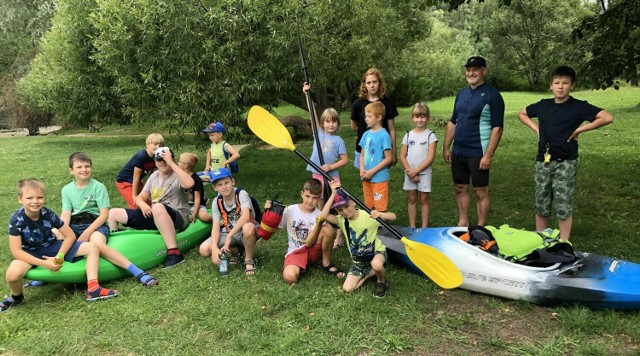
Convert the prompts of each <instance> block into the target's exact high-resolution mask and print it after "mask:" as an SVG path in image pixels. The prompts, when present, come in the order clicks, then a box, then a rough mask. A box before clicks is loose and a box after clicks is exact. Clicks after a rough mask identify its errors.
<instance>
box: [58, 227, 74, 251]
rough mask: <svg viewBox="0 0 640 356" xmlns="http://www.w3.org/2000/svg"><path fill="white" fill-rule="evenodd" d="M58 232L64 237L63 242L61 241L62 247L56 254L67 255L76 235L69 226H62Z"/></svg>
mask: <svg viewBox="0 0 640 356" xmlns="http://www.w3.org/2000/svg"><path fill="white" fill-rule="evenodd" d="M58 231H60V233H61V234H62V235H63V236H64V240H63V241H62V246H60V249H59V250H58V254H60V253H64V254H67V252H68V251H69V249H70V248H71V246H73V243H74V242H76V234H75V233H74V232H73V230H71V228H70V227H69V224H64V225H63V226H62V227H60V228H58Z"/></svg>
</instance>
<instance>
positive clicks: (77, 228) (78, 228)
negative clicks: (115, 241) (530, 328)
mask: <svg viewBox="0 0 640 356" xmlns="http://www.w3.org/2000/svg"><path fill="white" fill-rule="evenodd" d="M90 225H91V224H77V225H76V224H70V225H69V227H71V230H73V233H74V234H76V238H78V237H80V235H82V233H83V232H84V230H86V229H87V228H88V227H89V226H90ZM95 232H99V233H101V234H102V235H104V237H106V238H107V241H108V240H109V235H110V234H111V231H110V230H109V225H107V224H104V225H102V226H100V227H99V228H97V229H96V230H95Z"/></svg>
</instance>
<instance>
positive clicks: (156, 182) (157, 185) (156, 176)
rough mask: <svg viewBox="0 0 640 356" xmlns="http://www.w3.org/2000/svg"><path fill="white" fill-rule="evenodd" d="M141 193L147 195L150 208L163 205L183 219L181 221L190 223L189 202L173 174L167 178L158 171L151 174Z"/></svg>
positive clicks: (177, 178) (178, 179) (176, 176)
mask: <svg viewBox="0 0 640 356" xmlns="http://www.w3.org/2000/svg"><path fill="white" fill-rule="evenodd" d="M142 191H143V192H147V193H149V196H150V197H151V206H153V205H155V204H158V203H163V204H165V205H168V206H170V207H171V208H173V209H174V210H176V211H177V212H178V213H179V214H180V215H181V216H182V218H183V219H184V220H183V221H190V220H189V200H187V196H186V194H185V192H184V190H183V189H182V187H180V178H179V177H178V175H177V174H175V173H174V172H171V174H170V175H169V176H163V175H162V173H160V171H155V172H153V173H151V175H150V176H149V179H148V180H147V183H146V184H145V185H144V187H143V188H142Z"/></svg>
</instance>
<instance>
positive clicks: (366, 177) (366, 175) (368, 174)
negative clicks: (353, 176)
mask: <svg viewBox="0 0 640 356" xmlns="http://www.w3.org/2000/svg"><path fill="white" fill-rule="evenodd" d="M371 178H373V173H371V171H365V172H364V177H363V178H362V179H363V180H366V181H370V180H371Z"/></svg>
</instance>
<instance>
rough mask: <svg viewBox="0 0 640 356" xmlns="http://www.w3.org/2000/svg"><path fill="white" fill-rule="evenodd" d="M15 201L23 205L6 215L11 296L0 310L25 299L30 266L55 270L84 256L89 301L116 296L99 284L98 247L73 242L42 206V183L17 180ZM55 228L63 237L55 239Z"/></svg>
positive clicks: (65, 228) (57, 219)
mask: <svg viewBox="0 0 640 356" xmlns="http://www.w3.org/2000/svg"><path fill="white" fill-rule="evenodd" d="M18 202H20V204H22V208H20V209H18V210H17V211H16V212H14V213H13V214H12V215H11V217H10V218H9V249H10V250H11V254H12V255H13V258H14V260H13V261H11V264H10V265H9V268H7V274H6V279H7V285H8V286H9V289H10V290H11V296H10V297H7V298H5V299H4V300H3V301H2V302H0V312H3V311H5V310H7V309H9V308H10V307H15V306H17V305H19V304H21V303H22V302H23V301H24V295H23V294H22V288H23V287H22V278H23V277H24V276H25V275H26V274H27V272H29V270H30V269H31V268H33V266H42V267H45V268H47V269H49V270H51V271H58V270H59V269H60V268H61V267H62V264H63V263H64V261H67V262H73V261H74V258H75V257H78V256H87V286H88V289H87V296H86V300H87V301H88V302H91V301H95V300H99V299H108V298H113V297H117V296H118V291H117V290H112V289H106V288H102V287H100V284H98V262H99V258H100V250H99V249H98V246H96V245H95V244H93V243H91V242H80V241H76V237H75V235H74V233H73V231H72V230H71V228H70V227H69V225H67V224H65V223H64V221H62V219H60V217H58V215H56V214H55V213H54V212H53V211H52V210H51V209H49V208H46V207H45V206H44V205H45V188H44V184H42V182H40V181H39V180H37V179H35V178H29V179H22V180H20V181H19V182H18ZM54 228H55V229H58V230H59V231H60V233H61V234H62V236H63V237H64V240H58V239H56V236H55V234H54V233H53V232H52V231H51V229H54Z"/></svg>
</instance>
